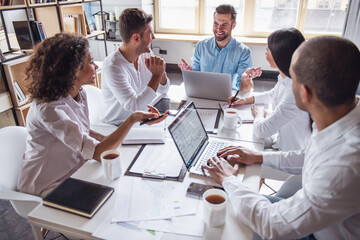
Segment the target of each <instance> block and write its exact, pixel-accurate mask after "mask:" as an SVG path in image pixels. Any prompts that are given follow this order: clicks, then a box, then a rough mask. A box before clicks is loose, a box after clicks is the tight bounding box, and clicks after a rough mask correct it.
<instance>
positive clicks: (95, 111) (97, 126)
mask: <svg viewBox="0 0 360 240" xmlns="http://www.w3.org/2000/svg"><path fill="white" fill-rule="evenodd" d="M82 87H83V89H84V90H85V92H86V96H87V101H88V106H89V119H90V128H91V130H93V131H95V132H98V133H101V134H103V135H109V134H110V133H112V132H113V131H115V130H116V126H113V125H110V124H106V123H102V122H101V121H100V116H101V111H102V107H103V106H102V94H101V90H100V89H99V88H97V87H94V86H91V85H83V86H82Z"/></svg>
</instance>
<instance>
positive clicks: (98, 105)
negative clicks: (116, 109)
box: [82, 85, 102, 123]
mask: <svg viewBox="0 0 360 240" xmlns="http://www.w3.org/2000/svg"><path fill="white" fill-rule="evenodd" d="M82 87H83V88H84V90H85V92H86V96H87V101H88V106H89V118H90V123H96V122H100V114H101V112H102V94H101V90H100V89H99V88H97V87H94V86H91V85H83V86H82Z"/></svg>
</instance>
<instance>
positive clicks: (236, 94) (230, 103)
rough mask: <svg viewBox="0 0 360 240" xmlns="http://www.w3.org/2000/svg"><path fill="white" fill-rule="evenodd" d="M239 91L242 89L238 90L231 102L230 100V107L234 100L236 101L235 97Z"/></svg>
mask: <svg viewBox="0 0 360 240" xmlns="http://www.w3.org/2000/svg"><path fill="white" fill-rule="evenodd" d="M239 91H240V90H237V91H236V93H235V96H234V98H233V99H232V100H231V102H230V104H229V107H231V104H233V102H234V101H235V98H236V96H237V95H238V93H239Z"/></svg>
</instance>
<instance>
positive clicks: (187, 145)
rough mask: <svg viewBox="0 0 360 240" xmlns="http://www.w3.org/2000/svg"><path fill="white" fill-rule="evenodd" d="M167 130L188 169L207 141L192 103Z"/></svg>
mask: <svg viewBox="0 0 360 240" xmlns="http://www.w3.org/2000/svg"><path fill="white" fill-rule="evenodd" d="M168 129H169V132H170V134H171V136H172V138H173V140H174V142H175V145H176V147H177V148H178V150H179V152H180V155H181V156H182V158H183V160H184V162H185V164H186V167H187V168H189V166H190V165H191V163H192V162H193V161H194V159H195V157H196V155H197V153H198V152H199V151H200V150H201V147H202V146H203V144H204V143H205V142H206V141H207V140H208V136H207V134H206V131H205V128H204V126H203V124H202V122H201V120H200V117H199V115H198V113H197V111H196V108H195V105H194V103H190V104H189V105H188V106H187V107H186V108H185V109H184V110H183V111H182V112H181V113H180V115H179V116H178V117H177V118H176V119H175V120H174V121H173V122H172V123H171V124H170V126H169V128H168Z"/></svg>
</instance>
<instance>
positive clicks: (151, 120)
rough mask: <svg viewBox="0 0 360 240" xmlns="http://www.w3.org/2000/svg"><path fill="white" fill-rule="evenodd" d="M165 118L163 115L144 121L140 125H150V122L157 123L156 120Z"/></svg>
mask: <svg viewBox="0 0 360 240" xmlns="http://www.w3.org/2000/svg"><path fill="white" fill-rule="evenodd" d="M163 116H165V114H161V115H160V116H159V117H158V118H151V119H146V120H144V121H142V122H141V123H140V125H143V124H145V123H148V122H153V121H155V120H158V119H159V118H162V117H163Z"/></svg>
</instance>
